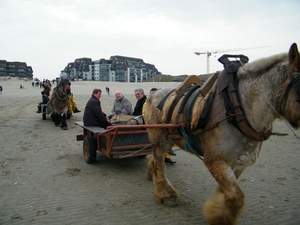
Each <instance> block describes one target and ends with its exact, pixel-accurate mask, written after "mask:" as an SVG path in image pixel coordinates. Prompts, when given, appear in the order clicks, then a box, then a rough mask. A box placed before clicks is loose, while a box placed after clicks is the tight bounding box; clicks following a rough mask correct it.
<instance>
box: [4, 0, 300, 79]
mask: <svg viewBox="0 0 300 225" xmlns="http://www.w3.org/2000/svg"><path fill="white" fill-rule="evenodd" d="M299 7H300V3H299V1H293V0H289V1H280V0H274V1H263V2H260V1H256V0H254V1H248V2H245V1H244V2H240V1H220V0H217V1H211V2H207V1H204V0H187V1H184V2H180V1H179V2H178V1H175V2H174V1H171V0H164V1H160V0H144V1H137V0H127V1H125V2H124V1H121V0H110V1H107V0H77V1H70V0H51V1H46V0H26V1H22V0H10V1H0V25H1V31H2V33H3V34H5V35H3V36H2V41H1V43H0V48H1V52H0V59H5V60H9V61H25V62H27V64H28V65H31V66H32V67H33V69H34V71H35V75H37V76H38V77H39V76H45V78H47V77H49V78H53V77H56V76H58V75H59V73H60V71H61V70H62V69H64V67H65V66H66V65H67V63H69V62H73V61H74V60H75V59H76V58H80V57H90V58H92V59H93V60H96V59H100V58H109V57H110V56H111V55H125V56H131V57H137V58H143V59H144V61H146V62H149V63H152V64H154V65H156V67H157V68H158V69H159V70H160V71H162V72H164V73H167V74H173V75H176V74H177V75H179V74H200V73H205V72H206V56H205V55H200V56H196V55H194V52H195V51H212V50H224V49H229V50H230V49H236V48H242V49H245V48H254V47H256V46H258V47H259V46H272V47H271V48H257V49H255V50H254V49H252V50H245V51H243V52H232V54H236V53H243V54H245V55H248V56H249V58H250V60H254V59H257V58H260V57H264V56H268V55H272V54H276V53H281V52H283V51H285V52H286V51H287V50H288V49H289V46H290V45H291V44H292V43H293V42H297V40H300V31H299V29H296V28H295V27H297V25H295V24H297V21H299V19H300V15H299V13H298V9H299ZM298 44H300V43H298ZM228 53H229V54H230V52H228ZM219 56H221V54H216V55H213V56H211V58H210V67H211V71H216V70H220V69H222V66H221V65H220V64H219V63H218V62H217V58H218V57H219ZM50 65H51V66H50ZM49 66H50V67H49ZM45 68H46V69H45Z"/></svg>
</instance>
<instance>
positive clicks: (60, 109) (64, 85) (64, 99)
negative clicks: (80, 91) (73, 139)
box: [49, 79, 71, 130]
mask: <svg viewBox="0 0 300 225" xmlns="http://www.w3.org/2000/svg"><path fill="white" fill-rule="evenodd" d="M70 86H71V82H70V81H69V80H68V79H61V80H60V82H59V83H58V84H57V86H56V87H55V88H54V89H53V93H52V95H51V98H50V101H49V102H50V104H51V106H52V109H53V114H52V116H53V120H54V122H55V126H59V125H61V128H62V129H63V130H68V125H67V112H68V106H69V99H68V95H69V94H70V93H71V88H70Z"/></svg>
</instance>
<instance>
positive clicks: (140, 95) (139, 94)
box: [132, 88, 147, 116]
mask: <svg viewBox="0 0 300 225" xmlns="http://www.w3.org/2000/svg"><path fill="white" fill-rule="evenodd" d="M134 94H135V97H136V99H137V100H138V101H137V103H136V105H135V107H134V110H133V113H132V115H135V116H139V115H142V111H143V105H144V103H145V101H146V100H147V97H146V95H145V93H144V90H143V89H142V88H137V89H135V90H134Z"/></svg>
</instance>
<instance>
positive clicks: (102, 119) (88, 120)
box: [83, 89, 112, 129]
mask: <svg viewBox="0 0 300 225" xmlns="http://www.w3.org/2000/svg"><path fill="white" fill-rule="evenodd" d="M101 95H102V91H101V89H94V90H93V93H92V97H91V98H90V99H89V100H88V102H87V104H86V106H85V109H84V113H83V124H84V126H98V127H102V128H104V129H106V127H107V126H111V125H112V124H111V123H110V122H109V119H108V117H107V116H106V114H105V113H104V112H103V111H102V108H101V102H100V98H101Z"/></svg>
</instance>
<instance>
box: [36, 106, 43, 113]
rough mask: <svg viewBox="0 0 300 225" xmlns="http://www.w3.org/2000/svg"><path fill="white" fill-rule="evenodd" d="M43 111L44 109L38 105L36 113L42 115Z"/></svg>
mask: <svg viewBox="0 0 300 225" xmlns="http://www.w3.org/2000/svg"><path fill="white" fill-rule="evenodd" d="M41 109H42V107H41V106H40V105H38V110H37V111H36V113H41V112H42V111H41Z"/></svg>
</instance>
